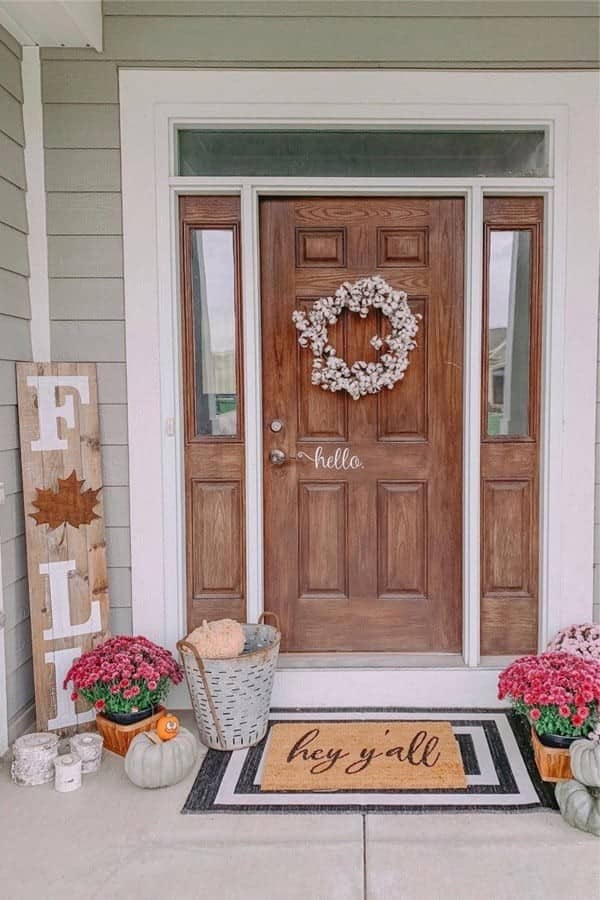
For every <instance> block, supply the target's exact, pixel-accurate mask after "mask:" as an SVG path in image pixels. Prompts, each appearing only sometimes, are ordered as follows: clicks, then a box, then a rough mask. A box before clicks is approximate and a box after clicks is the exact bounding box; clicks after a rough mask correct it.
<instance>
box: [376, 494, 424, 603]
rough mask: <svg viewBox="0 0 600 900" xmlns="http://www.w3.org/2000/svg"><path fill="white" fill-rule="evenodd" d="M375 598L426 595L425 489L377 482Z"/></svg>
mask: <svg viewBox="0 0 600 900" xmlns="http://www.w3.org/2000/svg"><path fill="white" fill-rule="evenodd" d="M377 524H378V541H377V552H378V594H379V596H380V597H384V598H385V597H389V598H393V597H413V598H415V597H425V596H426V594H427V543H428V542H427V485H426V484H425V483H424V482H416V483H412V484H411V483H409V482H395V483H394V482H380V483H379V484H378V486H377Z"/></svg>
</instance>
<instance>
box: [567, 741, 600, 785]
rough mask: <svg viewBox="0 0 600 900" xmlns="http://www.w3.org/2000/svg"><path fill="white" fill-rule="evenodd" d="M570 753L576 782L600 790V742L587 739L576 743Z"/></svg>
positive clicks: (572, 745)
mask: <svg viewBox="0 0 600 900" xmlns="http://www.w3.org/2000/svg"><path fill="white" fill-rule="evenodd" d="M569 752H570V754H571V771H572V773H573V777H574V778H575V780H576V781H580V782H581V783H582V784H585V785H586V786H587V787H593V788H600V742H599V741H590V740H589V739H587V738H584V739H583V740H581V741H574V742H573V743H572V744H571V748H570V751H569Z"/></svg>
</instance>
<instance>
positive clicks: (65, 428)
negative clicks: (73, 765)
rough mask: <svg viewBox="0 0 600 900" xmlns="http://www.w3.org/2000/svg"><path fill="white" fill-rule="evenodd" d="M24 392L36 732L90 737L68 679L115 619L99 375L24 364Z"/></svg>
mask: <svg viewBox="0 0 600 900" xmlns="http://www.w3.org/2000/svg"><path fill="white" fill-rule="evenodd" d="M17 388H18V400H19V429H20V435H21V462H22V468H23V500H24V504H25V523H26V524H25V533H26V541H27V572H28V578H29V603H30V615H31V636H32V648H33V667H34V682H35V703H36V715H37V728H38V730H39V731H60V732H68V731H75V730H81V728H82V726H83V727H86V724H87V723H88V722H91V721H93V719H94V712H93V710H90V709H89V708H88V705H87V704H86V703H85V701H82V700H77V701H76V702H75V703H74V702H73V701H72V700H71V691H70V690H63V680H64V677H65V674H66V673H67V671H68V670H69V668H70V667H71V665H72V663H73V661H74V660H75V659H77V657H78V656H80V655H81V654H82V653H83V652H85V651H86V650H90V649H91V648H92V647H93V646H95V645H96V644H98V643H101V642H102V641H104V640H105V639H106V638H107V637H108V615H109V603H108V584H107V573H106V547H105V542H104V515H103V502H102V471H101V463H100V426H99V422H98V391H97V383H96V366H95V365H93V364H89V363H17Z"/></svg>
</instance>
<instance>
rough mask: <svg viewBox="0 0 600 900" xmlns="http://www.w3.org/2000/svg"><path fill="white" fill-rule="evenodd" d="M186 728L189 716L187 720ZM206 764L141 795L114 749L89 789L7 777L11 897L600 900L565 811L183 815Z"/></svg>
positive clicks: (597, 853) (5, 833) (3, 851)
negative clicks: (60, 790) (62, 789)
mask: <svg viewBox="0 0 600 900" xmlns="http://www.w3.org/2000/svg"><path fill="white" fill-rule="evenodd" d="M181 718H182V719H183V721H184V723H185V724H186V726H187V727H190V728H193V727H194V726H193V723H192V719H191V715H190V714H189V713H182V714H181ZM196 771H197V769H195V770H194V772H192V773H191V774H190V776H189V777H188V778H187V779H186V780H185V781H183V782H181V783H180V784H178V785H176V786H174V787H172V788H166V789H163V790H159V791H143V790H140V789H138V788H136V787H134V786H133V785H132V784H131V783H130V782H129V781H128V779H127V777H126V775H125V773H124V771H123V764H122V760H121V759H120V757H117V756H115V755H113V754H112V753H105V755H104V759H103V763H102V768H101V771H100V772H99V773H98V774H97V775H88V776H84V783H83V787H82V788H81V790H79V791H76V792H74V793H72V794H57V793H56V792H55V791H54V789H53V787H52V786H51V785H44V786H41V787H35V788H23V787H16V786H15V785H13V784H12V782H11V781H10V775H9V770H8V766H7V765H6V763H4V764H3V765H2V767H1V769H0V885H1V887H0V896H2V898H3V900H54V898H62V900H80V898H81V900H94V898H100V897H102V898H116V897H119V898H126V900H129V898H140V900H141V898H144V900H154V898H156V900H171V898H173V900H182V898H197V897H207V898H208V897H211V898H212V897H216V898H223V900H254V898H260V900H271V898H273V900H275V898H277V900H300V898H302V900H308V898H310V900H334V898H335V900H337V898H340V900H421V898H423V900H441V898H446V897H448V896H451V897H456V898H458V900H471V898H480V897H482V896H485V897H486V900H506V898H507V897H510V898H517V900H520V898H523V900H537V898H540V900H542V898H543V900H555V898H556V900H564V897H565V896H572V897H575V896H577V897H587V898H590V900H592V898H596V897H598V896H600V843H599V842H598V841H597V840H596V839H595V838H593V837H592V836H591V835H586V834H582V833H581V832H578V831H575V830H574V829H571V828H569V827H568V826H567V825H566V824H565V823H564V822H563V821H562V819H561V818H560V816H559V815H558V813H552V812H533V813H520V814H512V815H511V814H486V813H482V814H462V815H460V814H454V815H452V814H443V815H442V814H424V815H380V816H377V815H368V816H366V817H365V818H364V820H363V817H362V816H360V815H315V816H312V815H268V814H267V815H229V814H227V815H214V816H205V815H192V816H189V815H188V816H182V815H180V809H181V807H182V805H183V803H184V800H185V798H186V796H187V793H188V791H189V789H190V787H191V784H192V782H193V779H194V777H195V775H196Z"/></svg>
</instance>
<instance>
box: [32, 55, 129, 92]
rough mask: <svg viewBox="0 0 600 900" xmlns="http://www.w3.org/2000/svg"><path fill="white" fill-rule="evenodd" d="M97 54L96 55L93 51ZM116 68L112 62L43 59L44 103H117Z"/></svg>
mask: <svg viewBox="0 0 600 900" xmlns="http://www.w3.org/2000/svg"><path fill="white" fill-rule="evenodd" d="M94 56H95V57H97V56H98V54H97V53H94ZM118 95H119V85H118V76H117V67H116V65H115V64H114V63H111V62H93V61H90V62H87V61H86V62H85V63H80V62H70V61H62V60H60V61H52V62H46V63H45V64H44V66H43V67H42V99H43V101H44V103H45V104H46V103H117V102H118Z"/></svg>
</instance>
